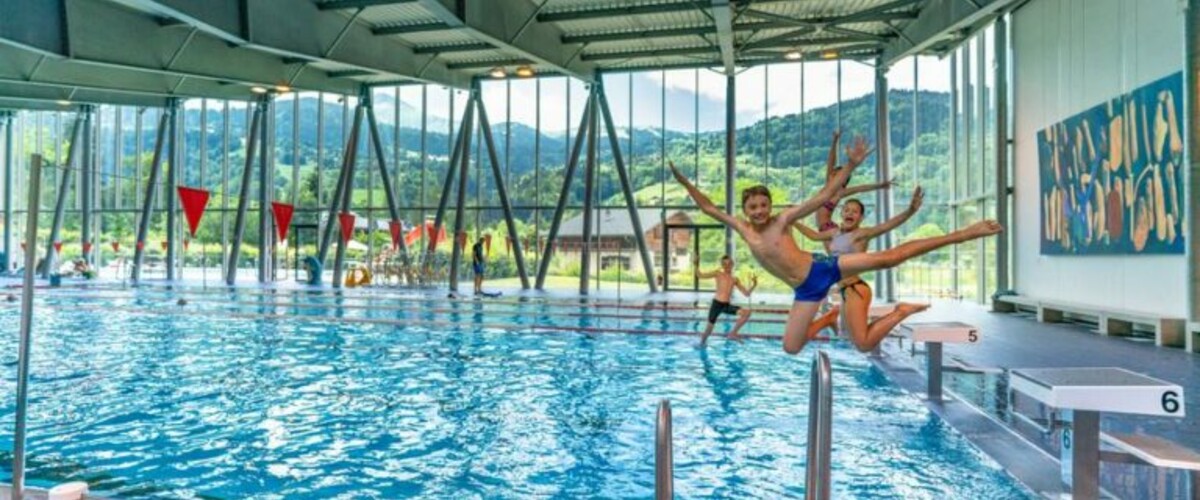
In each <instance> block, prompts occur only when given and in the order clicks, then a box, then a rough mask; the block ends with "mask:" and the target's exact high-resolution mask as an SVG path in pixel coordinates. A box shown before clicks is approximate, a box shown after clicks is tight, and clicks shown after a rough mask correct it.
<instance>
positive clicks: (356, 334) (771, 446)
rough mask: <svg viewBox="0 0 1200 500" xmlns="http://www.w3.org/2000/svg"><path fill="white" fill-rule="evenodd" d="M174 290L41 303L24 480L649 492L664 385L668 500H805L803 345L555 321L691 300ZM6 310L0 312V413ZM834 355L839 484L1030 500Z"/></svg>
mask: <svg viewBox="0 0 1200 500" xmlns="http://www.w3.org/2000/svg"><path fill="white" fill-rule="evenodd" d="M184 296H186V297H187V298H188V300H189V301H190V303H189V304H188V305H187V306H185V307H182V308H181V307H178V306H176V305H175V300H176V299H177V298H178V295H174V294H171V293H164V292H152V291H141V292H98V293H95V294H82V295H79V296H76V297H68V296H66V295H65V294H64V295H63V296H61V297H55V298H46V299H41V300H39V303H38V309H37V311H36V314H37V323H36V330H35V343H34V345H33V351H34V359H33V367H32V370H31V374H32V385H31V393H30V395H31V400H30V410H31V420H30V427H29V447H30V452H31V470H30V472H29V475H28V476H29V477H30V478H31V480H32V482H34V483H37V482H38V481H42V482H46V483H48V482H56V481H59V480H65V479H81V480H86V481H88V482H90V483H91V484H92V487H93V489H94V490H95V489H101V490H105V491H107V492H110V493H112V494H115V495H118V496H129V497H161V498H179V497H185V498H187V497H194V498H401V497H429V498H484V497H486V498H530V497H534V498H542V497H558V498H628V497H637V498H649V497H651V496H652V495H653V478H654V473H653V461H654V446H653V440H654V416H655V409H656V406H657V403H658V401H659V400H660V399H662V398H668V399H670V400H671V403H672V407H673V410H674V430H675V467H676V478H675V488H676V493H677V494H678V495H679V496H680V497H682V498H693V497H726V498H788V497H791V498H796V497H802V496H803V478H804V463H805V441H806V437H807V436H806V428H807V427H806V426H807V416H806V415H805V413H806V409H807V401H808V381H809V373H808V371H809V367H810V364H811V353H805V354H803V355H801V356H787V355H785V354H783V352H782V350H781V349H780V346H779V342H778V340H750V341H747V342H746V343H745V344H742V345H738V344H732V343H726V342H724V341H723V340H721V339H714V340H713V341H712V345H711V346H710V347H709V349H708V350H700V349H697V348H696V343H697V341H696V338H695V337H684V336H677V335H629V334H620V333H590V334H583V333H577V332H571V331H569V330H570V329H572V328H579V327H583V328H617V329H628V330H644V329H652V330H669V331H689V330H694V329H695V327H696V326H697V324H698V322H699V321H702V319H701V315H702V314H703V311H695V310H681V311H667V312H664V311H661V310H645V311H643V310H629V309H616V308H604V307H598V306H591V307H589V306H580V305H578V304H575V305H570V304H564V303H553V304H543V303H525V304H518V303H513V302H507V301H506V302H503V303H501V302H499V301H494V302H489V303H479V302H471V301H447V300H443V299H441V298H433V297H425V296H416V297H409V298H404V299H400V298H395V297H392V298H371V299H368V298H365V297H361V298H348V299H335V298H332V297H329V296H307V295H292V294H284V295H280V296H271V295H260V294H255V293H246V292H242V293H241V294H239V295H229V294H224V293H206V294H201V293H190V292H185V293H184ZM339 303H340V306H339V305H338V304H339ZM580 311H583V312H593V313H596V314H607V315H609V316H605V317H587V316H580V315H579V313H580ZM17 313H18V311H17V309H16V308H15V307H4V308H0V325H4V326H0V331H2V336H0V366H2V367H3V368H2V370H3V371H2V372H0V374H2V375H3V378H2V379H0V393H2V394H5V395H7V396H6V397H5V399H4V400H3V401H2V402H0V421H3V422H6V423H5V424H4V425H5V427H6V428H8V429H11V424H10V423H7V422H11V421H12V418H13V411H14V401H13V398H12V396H11V395H12V394H14V392H15V379H16V366H15V360H16V357H15V352H16V330H17V317H18V316H17ZM335 317H338V318H340V319H338V320H334V321H329V320H328V319H329V318H335ZM760 317H762V319H771V320H776V321H777V320H780V319H782V316H779V315H774V316H768V315H760ZM535 324H536V325H538V326H540V327H542V328H532V326H533V325H535ZM751 326H752V331H759V332H777V331H779V328H778V327H779V325H777V324H772V323H767V324H757V325H751ZM722 331H723V330H718V335H719V334H720V333H721V332H722ZM820 347H822V348H829V347H833V346H828V345H822V346H820ZM811 349H812V348H811V347H810V350H811ZM830 354H831V358H832V360H833V363H834V385H835V391H836V396H835V400H834V414H835V415H834V430H833V435H834V445H833V474H832V477H833V482H834V497H835V498H855V497H857V498H866V497H871V498H989V499H991V498H1030V497H1031V495H1030V494H1029V493H1028V492H1027V491H1026V490H1024V489H1023V488H1021V487H1020V486H1019V485H1017V484H1016V482H1015V481H1013V480H1012V479H1011V478H1009V477H1008V476H1007V475H1006V474H1005V473H1004V472H1003V471H1002V470H1001V469H1000V468H999V466H998V465H996V464H995V463H994V462H992V461H991V460H990V459H988V458H987V457H986V456H984V455H982V454H981V453H980V452H979V451H977V450H976V449H975V448H973V447H972V446H971V445H970V444H969V443H967V442H966V440H965V439H963V438H962V437H961V436H959V435H957V434H956V433H955V432H954V431H953V430H952V429H950V428H949V427H948V426H947V425H946V424H944V423H943V422H942V421H941V420H939V419H938V418H936V417H935V416H932V415H931V414H930V413H929V412H928V411H926V409H925V408H924V406H923V405H922V404H921V403H920V402H919V401H918V400H917V399H915V398H914V397H912V396H911V395H908V394H906V393H903V392H902V391H900V390H899V389H897V388H895V387H893V386H892V385H890V384H889V383H888V381H887V380H886V379H885V378H884V377H883V375H882V374H881V373H879V372H878V371H877V370H875V369H873V368H872V367H871V366H870V364H869V363H868V362H867V361H866V360H865V359H863V357H862V356H861V355H859V354H857V353H854V352H851V351H850V350H845V349H839V348H836V347H833V348H832V349H831V352H830ZM11 439H12V435H11V431H7V432H6V433H5V434H3V435H0V450H4V451H2V452H0V454H2V453H6V452H7V451H8V450H11V446H12V443H11ZM0 460H2V464H3V465H2V467H5V468H6V469H4V471H5V473H6V474H7V473H9V472H10V471H8V469H7V467H8V466H9V465H10V457H8V456H0Z"/></svg>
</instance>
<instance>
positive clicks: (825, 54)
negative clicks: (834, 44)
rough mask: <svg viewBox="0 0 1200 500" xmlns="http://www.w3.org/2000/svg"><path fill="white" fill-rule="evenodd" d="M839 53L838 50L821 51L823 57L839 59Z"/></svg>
mask: <svg viewBox="0 0 1200 500" xmlns="http://www.w3.org/2000/svg"><path fill="white" fill-rule="evenodd" d="M837 56H838V53H837V51H836V50H826V51H825V52H822V53H821V58H822V59H837Z"/></svg>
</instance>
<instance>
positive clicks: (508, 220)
mask: <svg viewBox="0 0 1200 500" xmlns="http://www.w3.org/2000/svg"><path fill="white" fill-rule="evenodd" d="M475 106H476V107H477V108H478V109H479V125H480V127H479V128H480V129H481V130H482V131H483V142H484V144H485V145H486V146H487V152H488V159H489V160H490V161H491V164H492V178H494V179H495V180H496V188H497V191H498V192H499V194H500V207H501V208H503V210H504V225H505V227H507V228H508V239H509V241H512V245H513V255H514V256H516V261H517V274H518V275H519V276H520V277H521V288H522V289H525V290H528V289H529V273H528V272H526V270H525V254H524V252H523V250H522V248H521V238H520V236H519V235H518V234H517V224H516V222H514V221H513V212H512V204H511V203H509V201H508V187H507V186H505V185H504V176H502V175H501V174H500V160H499V156H498V155H497V154H496V142H495V140H493V138H492V123H491V120H488V116H487V107H486V106H484V105H483V98H482V97H480V96H476V102H475Z"/></svg>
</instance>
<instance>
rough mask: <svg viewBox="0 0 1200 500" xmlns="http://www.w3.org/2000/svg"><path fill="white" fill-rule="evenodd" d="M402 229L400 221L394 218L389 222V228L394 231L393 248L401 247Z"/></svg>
mask: <svg viewBox="0 0 1200 500" xmlns="http://www.w3.org/2000/svg"><path fill="white" fill-rule="evenodd" d="M402 229H403V227H401V225H400V221H398V220H394V221H391V222H388V230H389V231H391V232H392V250H395V249H397V248H400V231H401V230H402Z"/></svg>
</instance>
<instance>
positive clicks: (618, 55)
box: [581, 36, 879, 66]
mask: <svg viewBox="0 0 1200 500" xmlns="http://www.w3.org/2000/svg"><path fill="white" fill-rule="evenodd" d="M862 42H874V40H872V39H869V38H864V37H852V36H843V37H828V38H810V39H807V40H806V39H791V40H776V41H763V42H756V43H751V44H747V45H744V46H742V50H760V49H792V48H804V47H812V46H821V47H825V46H829V45H837V44H846V43H862ZM873 46H874V47H878V46H879V45H878V44H877V43H876V44H874V45H873ZM719 51H720V49H719V48H718V47H713V46H711V45H701V46H695V47H680V48H674V49H653V50H630V51H621V52H600V53H596V54H584V55H583V56H581V57H582V58H583V60H585V61H611V60H617V59H640V58H645V57H669V56H691V55H704V54H713V53H717V52H719ZM741 62H742V59H741V58H740V57H739V58H738V59H737V61H736V63H737V64H741ZM721 65H722V66H723V65H724V60H722V61H721Z"/></svg>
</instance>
